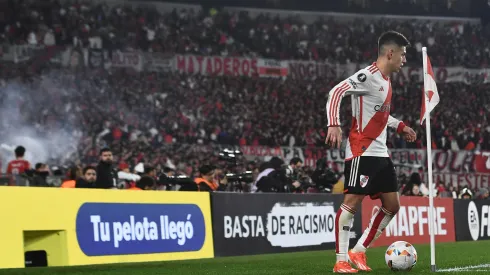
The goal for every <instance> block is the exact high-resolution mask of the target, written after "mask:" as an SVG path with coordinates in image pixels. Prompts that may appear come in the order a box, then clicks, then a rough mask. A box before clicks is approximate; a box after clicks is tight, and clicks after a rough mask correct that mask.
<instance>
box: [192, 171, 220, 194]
mask: <svg viewBox="0 0 490 275" xmlns="http://www.w3.org/2000/svg"><path fill="white" fill-rule="evenodd" d="M215 172H216V167H215V166H214V165H203V166H201V167H200V168H199V173H200V174H201V177H199V178H195V179H194V182H195V183H196V185H197V191H203V192H214V191H224V190H225V189H226V184H220V183H216V181H215Z"/></svg>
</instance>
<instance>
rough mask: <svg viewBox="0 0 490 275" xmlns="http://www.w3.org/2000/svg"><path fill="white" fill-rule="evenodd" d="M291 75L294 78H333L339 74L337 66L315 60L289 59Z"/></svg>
mask: <svg viewBox="0 0 490 275" xmlns="http://www.w3.org/2000/svg"><path fill="white" fill-rule="evenodd" d="M288 64H289V75H290V76H291V77H292V78H293V79H308V80H313V79H316V78H327V77H328V78H333V77H337V76H338V72H337V71H336V69H337V68H336V66H333V65H330V64H327V63H320V62H314V61H291V60H290V61H288Z"/></svg>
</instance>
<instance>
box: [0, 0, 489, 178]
mask: <svg viewBox="0 0 490 275" xmlns="http://www.w3.org/2000/svg"><path fill="white" fill-rule="evenodd" d="M66 3H67V2H66ZM66 3H65V2H64V3H63V4H61V3H59V2H57V1H47V2H37V1H36V2H30V1H0V5H2V6H3V7H4V8H5V9H4V10H14V11H15V12H9V13H5V12H4V13H3V19H2V24H3V26H4V33H3V34H2V35H1V36H0V39H1V40H0V41H1V42H2V43H4V44H10V45H13V44H17V45H23V44H32V45H36V44H38V45H41V44H42V45H46V46H55V45H56V46H68V45H69V46H72V47H76V48H86V47H102V48H104V49H106V50H108V51H115V50H142V51H151V52H165V53H169V54H172V53H182V54H185V53H189V54H200V55H228V56H263V57H268V58H277V59H308V60H317V61H326V62H330V63H340V64H345V63H358V62H363V61H366V60H374V59H375V57H376V47H373V46H372V45H375V44H374V42H375V39H376V37H377V36H378V35H379V33H380V32H381V31H382V30H386V29H395V30H398V31H401V32H402V33H404V34H406V35H407V37H409V39H410V40H411V41H412V44H413V47H412V48H410V49H409V51H408V57H407V59H408V60H409V62H418V63H419V64H420V63H421V60H420V58H421V54H420V51H421V47H422V45H427V46H428V49H429V54H430V55H431V57H432V59H433V65H434V66H438V65H439V66H450V65H456V64H457V65H464V66H465V67H471V68H480V67H487V65H488V62H489V60H490V50H489V47H490V43H489V40H488V39H489V37H490V25H485V26H482V25H470V24H453V23H451V24H442V23H435V22H431V21H417V20H412V21H408V22H405V23H402V24H399V23H396V24H395V23H394V22H392V21H390V20H385V19H382V20H379V21H372V22H371V21H362V20H361V19H359V20H358V21H355V22H354V23H349V24H347V23H345V22H344V23H341V22H337V21H335V19H334V18H325V19H319V20H318V21H316V22H314V23H312V24H307V23H305V22H303V21H301V19H300V18H299V17H291V18H286V19H280V18H276V17H272V16H270V15H266V14H263V15H260V16H258V17H256V18H252V17H251V16H250V15H248V14H247V13H234V12H226V11H219V10H215V9H212V10H205V11H203V12H196V11H195V10H193V9H186V10H173V11H171V12H166V13H159V12H158V10H157V9H152V8H144V7H137V8H135V7H131V6H109V5H107V4H100V5H94V4H90V3H88V2H87V3H77V4H66ZM0 79H1V89H0V103H1V106H3V111H2V117H1V119H0V121H1V122H2V127H1V129H0V140H2V139H4V140H5V139H7V137H8V136H10V135H12V133H15V134H16V133H19V134H22V130H23V129H29V130H31V129H34V131H35V132H36V135H38V136H42V137H47V138H49V137H50V135H51V134H52V133H53V132H60V133H62V134H63V135H62V136H61V138H62V139H63V140H64V143H68V144H71V145H70V146H67V147H63V150H65V152H62V153H61V154H59V152H56V154H53V158H52V159H47V160H46V161H47V162H49V163H56V164H59V165H73V164H75V165H81V164H85V165H87V164H95V163H97V162H98V157H99V149H100V148H103V147H109V148H111V149H112V152H113V154H114V156H115V159H114V161H115V163H117V164H119V165H121V167H126V165H129V166H131V167H135V166H136V164H138V163H140V162H144V163H146V164H148V165H151V166H153V167H157V168H164V167H165V166H166V167H169V166H170V167H172V169H175V170H176V171H177V172H178V173H183V174H186V175H188V176H195V175H197V174H198V167H200V166H201V165H202V164H205V163H209V162H218V160H217V156H216V154H215V153H216V151H215V149H214V148H215V147H213V146H214V145H265V146H312V147H314V146H324V139H325V134H326V130H327V129H326V125H327V121H326V116H325V103H326V97H327V95H328V91H329V89H330V88H331V87H333V86H334V85H335V83H337V82H338V81H340V79H329V78H317V79H314V80H298V79H297V80H294V79H291V78H287V79H265V78H255V77H228V76H226V77H208V76H200V75H186V74H180V73H175V72H145V71H142V72H136V71H131V70H126V69H115V68H112V69H111V70H104V69H98V70H89V69H87V70H81V71H74V70H72V69H69V68H63V67H60V66H59V65H53V64H50V63H45V64H37V63H36V64H33V63H32V62H27V63H17V64H14V63H9V62H1V63H0ZM393 85H394V93H395V100H394V101H393V106H392V115H393V116H395V117H397V118H399V119H402V120H403V121H404V122H405V123H406V124H407V125H412V126H413V127H415V129H416V130H417V132H418V133H419V136H420V137H423V136H424V135H425V134H424V129H423V128H422V127H418V126H417V124H418V119H419V112H418V110H419V104H420V99H419V94H420V91H421V89H422V88H421V84H420V83H411V84H405V85H400V84H398V83H393ZM438 88H439V93H440V95H441V98H442V101H441V103H440V104H439V106H438V108H437V109H436V110H435V113H434V114H433V125H432V126H433V131H432V133H433V138H434V142H433V144H432V147H433V148H438V149H446V150H447V149H452V150H463V149H466V150H474V149H480V150H490V127H489V125H488V123H487V121H488V112H486V110H487V109H488V108H489V104H490V98H489V95H487V94H486V93H485V91H487V90H488V88H489V85H488V84H478V85H472V86H468V85H466V84H463V83H461V84H458V83H451V84H440V85H439V86H438ZM445 98H446V99H457V103H456V104H455V101H453V100H444V99H445ZM349 104H350V103H349V100H345V102H344V103H343V106H342V110H341V113H342V114H341V117H343V122H344V125H343V127H344V133H345V135H346V136H347V135H348V131H349V127H350V125H349V118H348V114H349V112H350V106H349ZM387 142H388V146H389V147H390V148H424V146H425V145H424V143H425V140H424V139H419V140H418V141H417V143H415V144H406V143H405V142H404V141H403V139H401V138H400V137H399V136H398V135H397V134H396V133H395V132H393V131H390V132H389V136H388V140H387ZM190 144H194V145H190ZM196 145H199V146H196ZM60 155H61V156H62V157H60ZM258 165H259V164H251V163H242V164H240V166H239V167H238V168H235V169H236V170H237V171H238V170H245V169H255V168H257V167H258Z"/></svg>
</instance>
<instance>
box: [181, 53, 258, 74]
mask: <svg viewBox="0 0 490 275" xmlns="http://www.w3.org/2000/svg"><path fill="white" fill-rule="evenodd" d="M175 66H176V69H177V71H179V72H181V73H188V74H201V75H228V76H254V75H257V73H258V71H257V59H255V58H239V57H222V56H199V55H176V56H175Z"/></svg>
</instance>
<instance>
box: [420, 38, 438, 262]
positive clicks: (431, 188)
mask: <svg viewBox="0 0 490 275" xmlns="http://www.w3.org/2000/svg"><path fill="white" fill-rule="evenodd" d="M422 59H423V62H424V91H423V94H424V99H425V106H426V111H425V135H426V138H427V170H428V171H427V172H428V175H427V177H428V184H429V234H430V269H431V271H432V272H435V271H436V270H437V268H436V241H435V232H434V227H435V219H434V214H435V212H434V184H433V178H432V139H431V133H430V110H429V109H428V106H429V98H428V97H427V95H426V94H425V90H426V87H427V86H426V84H427V77H428V75H427V47H423V48H422Z"/></svg>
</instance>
